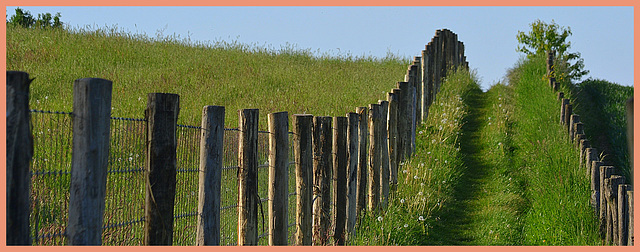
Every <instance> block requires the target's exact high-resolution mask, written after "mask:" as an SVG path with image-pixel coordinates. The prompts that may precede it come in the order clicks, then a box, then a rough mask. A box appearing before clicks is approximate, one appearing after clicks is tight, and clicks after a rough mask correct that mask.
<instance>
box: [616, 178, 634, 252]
mask: <svg viewBox="0 0 640 252" xmlns="http://www.w3.org/2000/svg"><path fill="white" fill-rule="evenodd" d="M630 189H631V186H630V185H622V184H621V185H618V195H617V196H618V226H617V228H618V241H617V244H618V245H620V246H627V242H628V239H629V202H628V201H627V191H628V190H630Z"/></svg>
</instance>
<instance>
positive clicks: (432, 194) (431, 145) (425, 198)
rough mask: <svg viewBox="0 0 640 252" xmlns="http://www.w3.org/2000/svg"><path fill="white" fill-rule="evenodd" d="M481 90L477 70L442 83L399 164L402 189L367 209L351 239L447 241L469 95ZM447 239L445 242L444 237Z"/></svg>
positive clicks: (366, 241) (420, 242) (359, 242)
mask: <svg viewBox="0 0 640 252" xmlns="http://www.w3.org/2000/svg"><path fill="white" fill-rule="evenodd" d="M476 92H481V91H480V88H479V86H478V84H477V80H476V77H475V75H473V74H470V73H469V72H468V71H465V70H463V71H458V72H456V73H455V74H452V75H450V77H449V78H448V79H447V80H446V81H445V82H444V83H443V84H442V89H441V90H440V92H439V93H438V97H437V99H436V100H435V101H434V103H433V104H432V105H431V108H430V110H429V111H430V113H429V117H428V119H427V120H426V122H424V123H423V124H422V125H421V126H420V127H418V129H417V133H416V152H415V154H414V155H413V156H412V157H411V159H410V160H409V161H408V162H406V163H404V164H402V165H401V166H400V167H399V169H398V170H399V172H398V189H397V191H395V192H393V193H392V195H391V199H390V201H389V202H390V203H389V207H388V208H387V209H385V210H383V211H382V212H374V213H366V214H365V215H364V216H363V217H362V218H361V220H360V221H359V224H358V226H357V229H356V232H355V236H353V237H351V239H350V240H349V244H351V245H430V244H446V243H447V242H446V241H445V240H446V239H447V237H448V236H451V235H450V234H448V233H446V232H443V231H442V230H441V228H442V222H443V218H446V216H450V212H451V211H452V210H454V209H455V204H456V202H455V201H454V194H455V186H456V185H458V184H459V181H460V179H461V174H462V172H463V171H462V170H461V168H460V167H463V156H462V154H461V152H460V145H461V137H462V135H461V134H462V127H463V125H464V124H465V123H466V120H467V116H468V115H467V111H468V110H469V107H468V106H469V104H468V99H469V96H472V95H473V94H474V93H476ZM443 241H444V242H443Z"/></svg>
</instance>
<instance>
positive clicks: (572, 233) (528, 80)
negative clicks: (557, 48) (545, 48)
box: [509, 57, 600, 245]
mask: <svg viewBox="0 0 640 252" xmlns="http://www.w3.org/2000/svg"><path fill="white" fill-rule="evenodd" d="M545 73H546V68H545V61H544V58H543V57H535V58H531V59H527V60H524V59H523V60H521V61H520V62H519V63H518V64H517V65H516V67H515V69H514V70H512V72H511V74H510V79H509V82H510V84H511V85H512V86H513V88H514V102H515V106H516V108H517V109H516V110H515V111H514V121H515V122H516V123H515V125H514V138H513V143H514V148H515V151H514V161H515V165H516V166H517V167H518V169H520V170H522V172H523V173H524V175H525V176H526V180H525V188H526V190H525V198H526V200H527V212H526V214H525V216H524V219H523V233H524V241H523V244H525V245H599V244H600V237H599V234H598V224H597V222H596V218H595V216H594V212H593V210H592V209H591V207H590V206H589V197H590V196H589V195H590V189H589V183H590V182H589V178H588V176H587V174H588V173H587V171H585V170H584V168H581V167H580V166H579V153H578V151H577V150H576V148H575V147H574V146H573V145H572V144H571V143H570V142H569V139H568V137H567V133H566V132H565V131H566V130H565V129H564V128H563V127H562V126H561V125H560V124H559V120H560V109H559V108H560V103H559V101H557V97H556V96H555V94H554V92H552V91H551V89H550V88H549V86H548V84H547V82H546V80H545V79H544V75H545Z"/></svg>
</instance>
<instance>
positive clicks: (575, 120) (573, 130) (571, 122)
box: [569, 114, 580, 143]
mask: <svg viewBox="0 0 640 252" xmlns="http://www.w3.org/2000/svg"><path fill="white" fill-rule="evenodd" d="M578 122H580V116H579V115H576V114H573V115H571V117H569V140H570V141H571V142H572V143H573V141H574V138H575V133H576V128H575V126H576V125H575V124H576V123H578Z"/></svg>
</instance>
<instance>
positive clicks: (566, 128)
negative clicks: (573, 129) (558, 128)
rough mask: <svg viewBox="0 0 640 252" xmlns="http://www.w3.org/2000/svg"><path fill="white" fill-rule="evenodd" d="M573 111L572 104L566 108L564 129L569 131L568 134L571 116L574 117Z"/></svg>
mask: <svg viewBox="0 0 640 252" xmlns="http://www.w3.org/2000/svg"><path fill="white" fill-rule="evenodd" d="M572 113H573V111H572V106H571V104H566V105H565V106H564V123H563V124H564V128H565V130H566V131H567V133H569V125H570V123H569V120H570V119H571V115H572Z"/></svg>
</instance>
